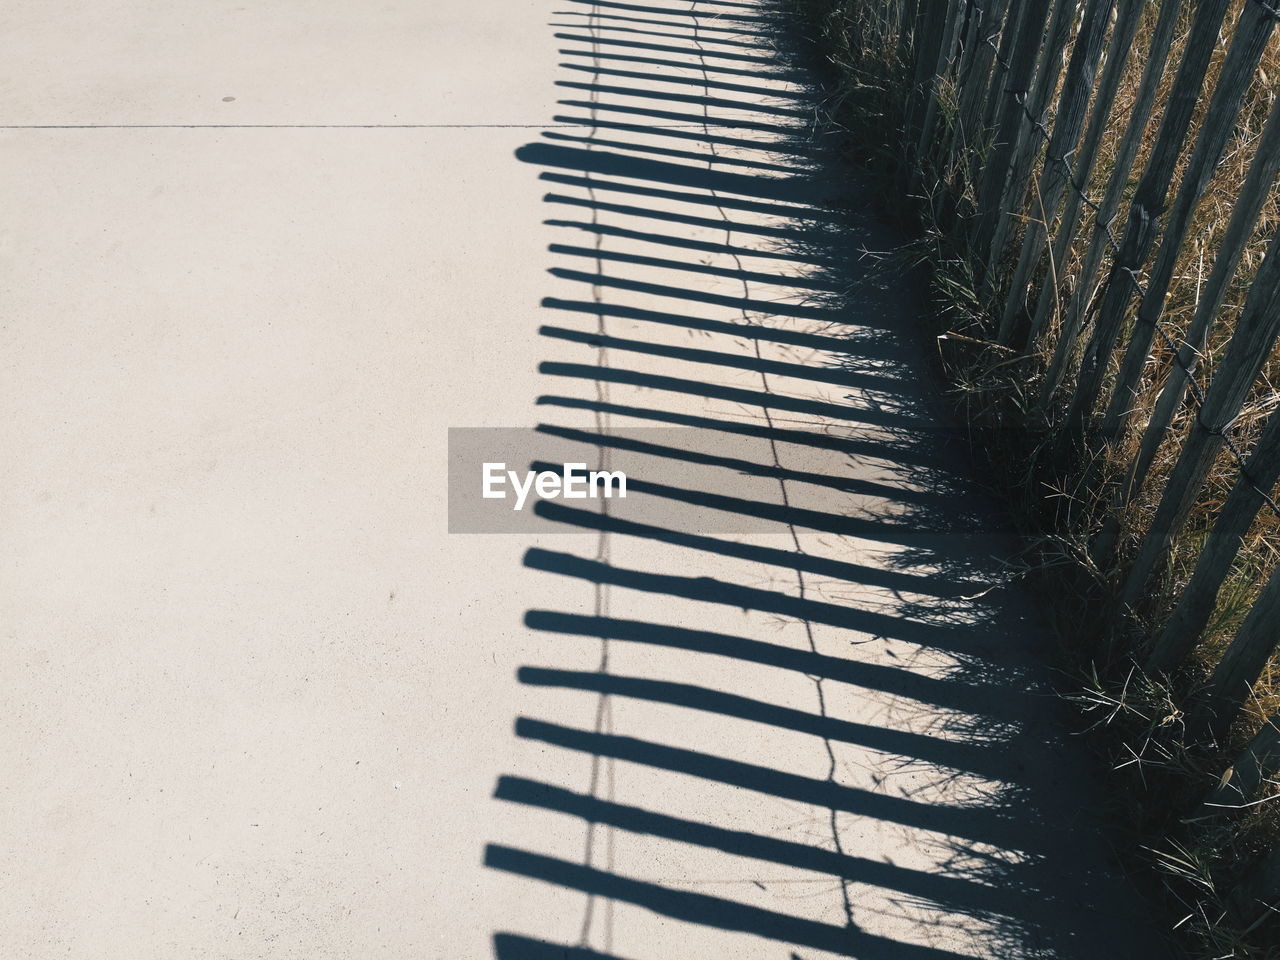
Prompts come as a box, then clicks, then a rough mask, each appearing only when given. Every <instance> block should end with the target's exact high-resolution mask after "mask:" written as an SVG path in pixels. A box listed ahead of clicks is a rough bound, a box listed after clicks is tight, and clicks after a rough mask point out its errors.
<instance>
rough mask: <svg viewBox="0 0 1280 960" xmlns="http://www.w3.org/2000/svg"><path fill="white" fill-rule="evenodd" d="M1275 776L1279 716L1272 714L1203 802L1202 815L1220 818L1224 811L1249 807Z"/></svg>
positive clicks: (1278, 764) (1279, 742)
mask: <svg viewBox="0 0 1280 960" xmlns="http://www.w3.org/2000/svg"><path fill="white" fill-rule="evenodd" d="M1277 772H1280V714H1273V715H1272V716H1270V717H1268V718H1267V721H1266V723H1264V724H1263V725H1262V729H1261V730H1259V731H1258V734H1257V736H1255V737H1254V738H1253V739H1252V740H1251V741H1249V745H1248V746H1247V747H1245V748H1244V750H1243V751H1241V753H1240V756H1239V757H1237V758H1236V761H1235V763H1233V764H1232V765H1231V768H1230V769H1229V770H1227V772H1226V773H1225V774H1223V777H1222V780H1221V781H1220V782H1219V784H1218V786H1217V787H1216V788H1214V790H1213V792H1212V793H1210V794H1209V796H1208V797H1206V798H1205V802H1204V805H1205V807H1206V808H1207V809H1206V813H1209V814H1214V813H1219V814H1220V813H1222V811H1223V810H1225V809H1230V808H1233V807H1241V806H1243V805H1244V804H1247V803H1252V802H1253V801H1254V800H1255V799H1256V798H1257V795H1258V791H1259V789H1260V788H1261V787H1262V785H1263V783H1264V782H1265V781H1266V780H1268V779H1270V778H1272V777H1274V776H1275V775H1276V773H1277Z"/></svg>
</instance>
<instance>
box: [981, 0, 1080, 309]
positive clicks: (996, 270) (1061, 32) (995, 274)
mask: <svg viewBox="0 0 1280 960" xmlns="http://www.w3.org/2000/svg"><path fill="white" fill-rule="evenodd" d="M1075 8H1076V4H1075V0H1053V13H1052V16H1051V18H1050V21H1049V30H1048V34H1047V36H1046V38H1045V41H1044V49H1043V50H1042V51H1041V53H1040V58H1039V61H1038V66H1037V68H1036V73H1035V82H1034V84H1033V85H1032V88H1031V90H1029V91H1027V92H1026V93H1024V94H1023V95H1022V100H1023V116H1024V117H1025V118H1026V123H1022V124H1019V125H1018V128H1017V131H1018V132H1017V141H1016V143H1015V145H1014V150H1013V157H1012V160H1011V162H1010V165H1009V175H1008V178H1007V179H1006V180H1005V185H1004V194H1003V195H1002V197H1001V200H1000V210H1001V213H1000V215H998V216H997V217H996V218H995V220H994V223H993V225H992V229H991V246H990V249H988V250H986V251H983V249H982V248H981V247H979V248H978V253H979V254H982V253H984V252H985V254H986V259H985V261H984V269H983V288H984V293H985V294H986V295H990V294H991V293H992V292H993V291H994V290H995V289H997V287H998V282H999V277H1000V262H1001V259H1002V254H1003V253H1004V248H1005V245H1006V244H1007V243H1008V240H1009V236H1010V234H1011V232H1012V231H1013V230H1014V228H1015V227H1016V226H1017V221H1018V220H1019V219H1020V216H1019V215H1020V214H1021V212H1022V209H1023V199H1024V198H1025V197H1026V194H1027V186H1028V182H1029V181H1030V179H1031V171H1032V169H1033V168H1034V166H1035V159H1036V157H1037V156H1038V155H1039V153H1040V150H1041V148H1042V147H1043V145H1044V143H1045V142H1046V140H1047V139H1048V137H1047V136H1046V135H1045V133H1044V130H1045V127H1044V119H1045V115H1046V112H1047V111H1048V109H1049V99H1050V97H1051V96H1052V95H1053V92H1054V88H1055V87H1056V86H1057V84H1058V77H1059V76H1060V75H1061V73H1062V54H1063V51H1064V50H1065V49H1066V45H1067V40H1068V39H1070V36H1071V20H1072V17H1073V16H1074V12H1075Z"/></svg>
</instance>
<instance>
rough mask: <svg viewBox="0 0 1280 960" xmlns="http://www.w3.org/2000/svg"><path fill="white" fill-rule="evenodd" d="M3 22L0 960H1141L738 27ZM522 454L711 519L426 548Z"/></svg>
mask: <svg viewBox="0 0 1280 960" xmlns="http://www.w3.org/2000/svg"><path fill="white" fill-rule="evenodd" d="M2 22H3V29H2V30H0V59H2V60H3V62H4V63H5V65H6V67H5V73H6V75H7V78H8V79H7V80H6V82H5V85H4V88H3V100H2V107H0V124H2V125H3V130H0V149H2V151H3V156H4V158H5V159H4V161H3V169H4V176H3V177H0V210H3V211H4V213H3V216H2V217H0V239H2V245H0V249H2V250H3V290H4V304H3V310H4V324H3V328H2V329H3V333H2V334H0V337H2V339H0V405H2V406H0V408H2V409H3V413H4V416H3V417H0V449H3V451H4V458H3V460H0V529H2V530H3V542H4V544H5V552H4V560H3V566H2V567H0V569H2V570H3V575H2V579H0V608H2V609H3V617H2V618H0V619H2V626H3V630H4V644H5V654H6V656H5V663H6V665H5V668H4V670H3V671H2V672H0V711H2V713H0V730H2V731H3V733H2V734H0V766H2V767H3V769H4V771H5V773H4V776H3V778H0V850H2V851H3V854H0V955H2V956H5V957H13V958H24V960H25V958H39V960H45V958H54V957H75V958H95V960H117V958H118V960H142V958H178V957H182V958H206V957H207V958H215V957H216V958H228V957H243V958H271V960H277V958H280V960H283V958H295V957H297V958H308V960H321V958H335V960H336V958H370V957H379V958H387V960H408V958H415V960H432V958H446V957H447V958H480V957H490V956H497V957H502V958H504V960H524V958H543V957H546V958H550V957H557V958H559V957H574V958H587V957H597V956H602V955H603V956H612V957H623V958H629V960H659V958H663V960H665V958H671V957H705V958H734V960H740V958H748V957H751V958H755V957H760V958H777V960H788V958H794V957H802V958H804V960H816V958H819V957H823V956H854V957H860V958H864V960H899V958H902V960H917V958H919V960H934V958H939V960H940V958H949V957H1001V958H1003V957H1024V956H1025V957H1032V956H1044V957H1050V956H1052V957H1068V956H1070V957H1075V956H1082V957H1084V956H1087V957H1091V958H1100V957H1104V956H1125V957H1135V956H1148V955H1151V956H1154V955H1155V953H1154V952H1144V951H1148V950H1154V948H1153V947H1152V946H1151V944H1150V943H1149V942H1147V941H1145V940H1143V939H1142V937H1141V936H1139V935H1137V934H1135V931H1140V930H1141V928H1142V923H1141V922H1140V921H1139V920H1137V919H1135V916H1134V910H1135V907H1134V904H1133V902H1132V900H1131V898H1130V897H1129V895H1128V893H1127V891H1125V889H1124V888H1123V887H1122V886H1120V885H1117V884H1116V883H1115V881H1114V879H1113V878H1112V876H1111V874H1110V867H1109V865H1108V864H1107V862H1106V856H1105V850H1104V847H1103V845H1102V844H1101V842H1100V841H1099V840H1098V837H1097V834H1096V831H1095V829H1094V822H1093V819H1092V815H1091V814H1090V812H1089V810H1090V804H1091V803H1092V798H1091V794H1090V790H1091V788H1090V787H1089V781H1088V777H1087V775H1086V772H1085V769H1084V767H1083V766H1082V764H1081V763H1080V760H1079V757H1078V756H1077V755H1076V754H1075V752H1074V751H1073V750H1070V749H1067V748H1066V747H1064V746H1063V743H1062V740H1063V736H1062V729H1061V725H1060V716H1059V714H1058V712H1057V710H1056V708H1055V706H1054V703H1053V700H1052V698H1051V697H1049V696H1047V695H1046V689H1045V687H1044V684H1043V681H1042V671H1041V670H1040V668H1039V667H1038V666H1037V662H1038V661H1037V657H1038V656H1039V655H1040V652H1039V651H1040V648H1041V647H1042V646H1043V642H1042V641H1043V636H1042V634H1041V633H1040V631H1039V629H1038V628H1037V627H1036V625H1035V622H1034V618H1033V616H1031V614H1030V613H1029V605H1028V604H1027V602H1026V599H1025V598H1022V597H1020V596H1019V595H1018V594H1017V593H1016V591H1015V590H1009V589H1004V588H997V589H995V590H993V591H990V592H988V589H987V588H988V587H990V586H992V585H993V584H996V583H998V582H1000V580H1001V577H1002V576H1003V574H1002V570H1001V567H1000V565H999V563H998V562H996V561H994V560H993V559H992V555H993V554H998V553H999V552H1000V551H1002V550H1004V549H1006V548H1007V543H1006V541H1005V539H1004V538H1003V536H1002V535H1001V534H1000V532H999V530H998V529H995V528H998V526H999V524H998V521H995V520H992V519H991V518H992V517H993V516H996V514H995V513H993V512H990V511H988V510H987V509H986V508H985V507H984V506H983V504H982V503H981V501H980V500H979V499H977V498H974V497H972V496H971V495H970V493H969V492H967V491H966V484H965V481H964V477H963V461H962V459H960V458H959V457H958V456H956V455H953V453H951V452H949V451H950V447H949V446H948V444H947V443H945V442H944V441H945V439H946V437H947V436H948V431H947V429H946V428H945V424H944V422H943V421H942V420H940V419H939V418H938V413H937V407H936V405H935V404H934V402H933V400H932V399H931V393H930V387H929V384H928V377H927V375H926V374H925V373H924V372H923V367H922V365H921V363H920V360H921V356H922V354H921V347H920V345H919V343H918V342H917V340H916V338H915V337H914V335H913V333H912V329H913V327H912V324H913V323H914V321H915V319H916V318H915V316H914V313H915V311H916V310H917V309H918V305H919V300H918V296H919V294H918V290H917V289H916V288H917V287H918V281H915V280H911V279H908V278H904V277H891V276H890V275H888V274H885V275H883V276H875V275H872V276H870V277H868V276H867V275H866V270H865V263H866V262H867V261H866V259H865V258H863V257H860V256H859V250H860V249H862V248H864V247H870V248H872V249H884V247H885V246H886V245H887V244H888V243H890V242H891V240H890V239H888V238H887V237H886V235H884V234H883V233H882V232H880V233H878V232H877V228H876V227H875V225H874V222H873V218H871V216H870V215H869V214H867V213H865V212H861V213H860V212H857V211H856V210H855V211H854V212H853V213H852V214H850V215H847V216H846V215H844V214H836V213H833V212H832V211H831V209H830V206H829V201H830V200H831V198H833V197H835V196H837V195H840V194H843V193H845V192H847V190H848V185H849V181H848V179H847V174H846V173H844V172H840V171H836V172H835V173H826V172H824V168H823V167H822V166H821V163H820V162H819V161H817V160H815V159H814V154H815V150H814V145H813V143H811V142H809V141H810V140H811V138H810V131H809V128H808V125H809V119H810V118H811V116H812V111H813V106H812V100H811V99H810V95H809V93H808V92H807V91H806V88H805V82H806V78H805V77H804V75H803V74H802V73H801V72H799V71H796V70H794V69H792V68H791V67H789V66H788V59H787V57H786V56H780V55H779V54H777V53H776V52H774V50H773V44H772V41H771V40H770V34H771V33H772V30H773V27H772V25H771V24H772V20H771V18H770V15H769V14H767V13H766V12H764V11H762V10H761V9H760V8H759V7H757V6H755V5H754V4H751V3H741V2H738V3H722V4H716V3H701V2H699V3H694V4H690V3H683V2H672V0H636V2H629V0H628V2H622V0H618V2H607V3H606V2H600V3H598V4H588V3H584V2H581V0H528V2H525V0H518V2H516V0H509V2H503V3H489V4H484V3H474V2H461V0H435V2H431V3H408V2H401V0H395V2H390V3H383V4H377V5H369V6H365V7H361V6H359V5H355V6H353V5H350V4H337V3H332V2H315V3H309V4H299V3H280V4H274V5H270V6H267V7H263V6H261V5H259V6H254V5H232V4H226V3H203V4H191V3H176V4H175V3H168V4H160V3H137V2H111V3H92V4H89V3H67V2H52V3H42V4H35V3H17V4H10V5H9V6H8V8H7V9H6V11H5V12H4V14H3V18H2ZM228 98H234V99H228ZM864 189H865V188H864ZM833 265H834V270H833V269H830V268H832V266H833ZM850 270H852V271H853V273H859V272H860V273H861V281H862V282H861V283H860V284H859V285H857V286H856V287H855V288H853V292H852V294H851V295H850V296H848V297H844V298H834V297H833V294H834V292H837V291H842V290H844V289H845V288H846V287H848V283H849V281H850V280H851V276H850ZM852 279H857V278H856V277H854V278H852ZM546 298H551V300H550V301H547V300H546ZM584 338H585V339H587V340H588V341H590V342H583V340H584ZM592 338H594V339H592ZM815 376H816V377H817V378H816V379H815ZM537 424H559V425H562V426H569V427H575V428H580V429H585V430H593V431H597V430H598V431H604V432H609V431H617V430H619V429H622V428H628V429H629V428H632V427H637V426H639V427H643V426H673V425H681V426H687V427H688V428H689V432H690V435H691V436H692V435H693V434H695V433H696V434H697V435H698V438H699V439H698V442H697V443H693V441H692V440H691V447H697V448H698V449H699V450H705V449H712V450H714V451H716V453H717V456H718V458H719V459H715V458H712V459H711V460H706V459H703V460H701V461H699V462H698V463H697V464H694V465H693V469H695V470H697V471H701V481H700V482H699V483H697V484H696V485H694V488H693V489H692V490H691V491H689V495H697V494H702V495H707V494H710V495H713V496H717V497H720V498H723V499H721V500H718V501H716V502H715V504H714V507H715V509H717V510H719V511H721V512H725V511H728V512H730V513H732V512H733V511H735V510H736V511H739V512H746V513H751V514H753V515H754V519H753V520H752V521H751V522H750V523H749V524H748V523H746V522H745V521H744V527H743V530H744V531H749V532H743V533H741V534H738V535H721V536H716V537H709V536H699V535H695V534H691V533H690V532H689V531H688V530H685V529H681V528H679V527H678V526H672V527H664V526H663V525H662V524H661V523H650V524H648V525H646V526H643V527H642V526H629V527H619V528H617V529H613V530H611V531H605V532H601V531H598V530H595V529H592V527H593V526H599V525H600V523H594V524H593V523H592V522H591V521H590V519H589V518H586V519H585V520H584V519H583V518H581V517H578V523H584V522H585V523H586V524H587V526H586V527H585V528H583V527H580V526H574V525H573V524H570V529H574V530H577V531H578V532H573V533H567V534H564V533H559V534H551V533H545V534H542V533H540V534H522V535H488V536H464V535H452V536H451V535H449V534H448V532H447V517H446V512H445V503H446V491H445V488H444V484H445V477H446V469H445V468H446V457H447V450H446V437H447V429H448V428H449V427H467V426H499V427H532V426H535V425H537ZM797 432H798V433H797ZM806 438H807V439H806ZM798 440H799V441H803V442H797V441H798ZM653 455H654V459H655V463H656V462H657V461H659V460H663V459H667V458H669V457H671V456H673V455H676V456H678V453H675V454H673V453H672V451H666V452H658V451H655V452H654V454H653ZM798 465H801V466H802V467H803V472H801V466H798ZM788 470H790V471H793V472H792V473H788V472H787V471H788ZM478 490H479V487H478V483H477V495H478ZM833 491H835V492H836V494H837V496H835V497H834V499H833V495H832V494H833ZM644 495H646V496H654V497H658V498H660V497H662V496H672V495H673V494H672V493H671V492H670V491H666V492H661V491H659V492H658V493H650V494H644ZM566 516H568V518H569V519H573V516H574V515H564V514H562V515H561V519H564V518H565V517H566ZM761 516H763V517H764V521H763V522H765V523H766V524H772V527H769V528H767V529H762V528H761V526H760V523H761ZM602 522H603V521H602ZM605 525H606V526H607V522H606V523H605ZM592 824H594V825H592ZM1129 936H1133V937H1134V938H1135V941H1136V943H1137V946H1134V941H1126V937H1129Z"/></svg>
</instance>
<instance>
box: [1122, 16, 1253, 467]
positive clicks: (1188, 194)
mask: <svg viewBox="0 0 1280 960" xmlns="http://www.w3.org/2000/svg"><path fill="white" fill-rule="evenodd" d="M1275 25H1276V21H1275V18H1274V17H1273V16H1272V15H1271V14H1269V13H1267V12H1265V11H1264V10H1263V9H1262V6H1261V4H1258V3H1246V4H1245V7H1244V10H1243V12H1242V13H1241V14H1240V21H1239V24H1238V25H1237V27H1236V30H1235V33H1234V34H1233V35H1232V38H1231V47H1230V49H1229V50H1228V51H1227V57H1226V60H1225V61H1224V62H1223V65H1222V72H1221V74H1220V77H1219V80H1218V84H1217V86H1216V87H1215V88H1214V91H1213V98H1212V99H1211V100H1210V101H1209V109H1208V111H1207V112H1206V113H1205V118H1204V123H1203V125H1202V126H1201V127H1200V133H1199V135H1198V136H1197V138H1196V144H1195V147H1194V148H1193V149H1192V151H1191V159H1190V160H1189V161H1188V162H1187V168H1186V170H1185V171H1184V172H1183V174H1182V183H1181V185H1180V186H1179V188H1178V194H1177V197H1176V199H1175V200H1174V203H1173V208H1172V210H1171V211H1170V213H1169V217H1168V222H1167V224H1166V226H1165V229H1164V236H1162V237H1161V239H1160V253H1159V255H1158V256H1157V257H1156V263H1155V267H1154V268H1153V269H1152V271H1151V275H1150V277H1148V279H1147V290H1146V294H1145V295H1144V296H1143V298H1142V303H1141V304H1140V305H1139V307H1138V318H1137V322H1135V323H1134V325H1133V332H1132V334H1131V335H1130V339H1129V345H1128V348H1127V349H1126V350H1125V353H1124V357H1123V359H1122V360H1121V361H1120V370H1119V373H1118V374H1117V376H1116V382H1115V387H1114V389H1113V391H1112V395H1111V403H1110V405H1109V406H1108V408H1107V411H1106V414H1105V415H1104V416H1103V418H1102V426H1101V430H1100V433H1101V435H1102V439H1103V440H1104V441H1105V442H1111V441H1113V440H1114V439H1115V438H1116V437H1117V436H1118V435H1119V433H1120V432H1121V431H1122V430H1123V429H1124V425H1125V423H1126V422H1127V420H1128V415H1129V411H1130V409H1131V408H1132V401H1133V400H1134V399H1135V398H1136V397H1137V396H1138V393H1139V391H1140V384H1141V380H1142V370H1143V367H1144V366H1146V363H1147V359H1148V356H1149V355H1150V353H1151V344H1152V342H1153V341H1154V340H1155V338H1156V333H1157V330H1156V325H1157V324H1158V323H1159V322H1160V317H1161V315H1162V314H1163V312H1164V300H1165V295H1166V294H1167V293H1168V292H1169V284H1170V283H1171V282H1172V280H1173V271H1174V267H1175V266H1176V265H1177V261H1178V255H1179V254H1180V253H1181V252H1182V247H1183V242H1184V240H1185V239H1186V235H1187V230H1188V229H1189V227H1190V224H1191V216H1192V214H1193V213H1194V212H1195V209H1196V207H1197V206H1198V205H1199V203H1200V198H1201V197H1202V196H1203V195H1204V190H1205V187H1207V186H1208V185H1209V180H1210V178H1211V177H1212V176H1213V171H1214V169H1215V168H1216V167H1217V165H1218V161H1219V160H1221V159H1222V154H1223V151H1224V150H1225V149H1226V147H1227V140H1228V138H1229V137H1230V136H1231V133H1232V131H1233V130H1234V128H1235V124H1236V118H1237V117H1238V116H1239V115H1240V104H1241V101H1243V99H1244V95H1245V93H1246V91H1247V90H1248V89H1249V86H1250V84H1252V82H1253V77H1254V73H1255V72H1256V71H1257V67H1258V63H1259V62H1260V61H1261V60H1262V53H1263V51H1264V50H1265V49H1266V46H1267V41H1268V40H1269V39H1270V38H1271V33H1272V31H1273V30H1274V28H1275Z"/></svg>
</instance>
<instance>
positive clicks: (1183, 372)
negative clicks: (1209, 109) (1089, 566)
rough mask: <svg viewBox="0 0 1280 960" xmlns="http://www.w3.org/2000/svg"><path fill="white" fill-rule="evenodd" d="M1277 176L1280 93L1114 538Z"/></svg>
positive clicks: (1128, 482) (1119, 500)
mask: <svg viewBox="0 0 1280 960" xmlns="http://www.w3.org/2000/svg"><path fill="white" fill-rule="evenodd" d="M1277 176H1280V98H1276V100H1274V101H1273V102H1272V104H1271V112H1270V114H1269V115H1268V117H1267V122H1266V126H1265V127H1264V128H1263V131H1262V135H1261V137H1259V140H1258V147H1257V151H1256V153H1255V154H1254V158H1253V162H1252V163H1251V164H1250V166H1249V172H1248V174H1247V175H1246V177H1245V183H1244V186H1243V187H1242V188H1241V190H1240V195H1239V197H1238V199H1237V200H1236V204H1235V207H1234V208H1233V209H1232V212H1231V219H1230V221H1229V222H1228V224H1227V229H1226V231H1225V233H1224V234H1223V237H1222V241H1221V242H1220V243H1219V244H1218V253H1217V257H1216V259H1215V260H1214V264H1213V268H1212V270H1211V271H1210V274H1209V278H1208V280H1206V281H1205V283H1204V285H1203V286H1202V287H1201V288H1200V300H1199V302H1198V303H1197V304H1196V311H1195V314H1194V315H1193V316H1192V318H1191V323H1190V324H1188V326H1187V330H1186V333H1185V334H1184V336H1183V344H1182V346H1181V347H1179V349H1178V354H1177V356H1176V357H1175V358H1174V361H1173V368H1172V370H1171V371H1170V373H1169V376H1168V378H1167V379H1166V380H1165V384H1164V386H1163V387H1162V388H1161V390H1160V394H1159V398H1158V399H1157V400H1156V404H1155V407H1154V409H1153V410H1152V412H1151V417H1150V419H1149V420H1148V421H1147V425H1146V427H1145V428H1144V429H1143V431H1142V438H1141V441H1140V443H1139V446H1138V455H1137V456H1136V457H1134V459H1133V462H1132V463H1131V464H1130V466H1129V468H1128V470H1127V471H1126V473H1125V477H1124V480H1123V481H1122V482H1121V483H1120V485H1119V486H1118V487H1117V491H1116V500H1115V502H1114V503H1113V504H1112V508H1111V517H1110V518H1109V521H1108V527H1109V529H1110V531H1111V534H1112V538H1114V534H1115V532H1116V530H1117V528H1118V524H1119V521H1118V519H1116V518H1117V515H1118V514H1119V512H1120V510H1122V509H1123V508H1124V507H1125V505H1126V504H1128V502H1129V501H1130V500H1132V499H1133V498H1134V497H1136V496H1137V495H1138V494H1139V493H1140V492H1141V490H1142V486H1143V484H1144V483H1145V482H1146V477H1147V472H1148V471H1149V470H1150V469H1151V464H1152V463H1153V462H1154V461H1155V458H1156V453H1157V452H1158V451H1159V449H1160V446H1161V445H1162V444H1163V443H1164V442H1165V440H1166V439H1168V436H1169V428H1170V426H1171V425H1172V423H1173V419H1174V417H1175V416H1176V415H1177V412H1178V409H1179V407H1180V406H1181V405H1182V401H1183V399H1184V398H1185V397H1186V395H1187V390H1188V382H1189V378H1191V377H1192V376H1194V375H1195V372H1196V368H1197V366H1198V364H1199V360H1200V352H1201V350H1203V349H1204V346H1205V344H1206V342H1207V341H1208V338H1209V331H1210V329H1211V328H1212V326H1213V324H1214V322H1215V320H1216V319H1217V316H1218V311H1219V310H1221V309H1222V304H1223V302H1224V301H1225V300H1226V296H1227V291H1228V290H1229V289H1230V286H1231V282H1232V278H1233V277H1234V276H1235V273H1236V269H1237V268H1238V267H1239V265H1240V259H1241V257H1242V256H1243V254H1244V250H1245V247H1246V246H1247V245H1248V243H1249V241H1250V239H1251V237H1252V235H1253V231H1254V228H1255V225H1256V224H1257V222H1258V218H1259V216H1260V215H1261V213H1262V210H1263V207H1264V206H1265V205H1266V202H1267V198H1268V196H1270V193H1271V189H1272V187H1273V186H1274V185H1275V182H1276V177H1277ZM1111 545H1112V544H1111V543H1104V544H1100V545H1099V552H1098V553H1097V554H1096V555H1097V556H1099V557H1101V556H1106V555H1108V554H1109V553H1110V548H1111Z"/></svg>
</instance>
